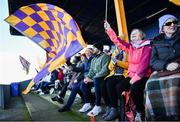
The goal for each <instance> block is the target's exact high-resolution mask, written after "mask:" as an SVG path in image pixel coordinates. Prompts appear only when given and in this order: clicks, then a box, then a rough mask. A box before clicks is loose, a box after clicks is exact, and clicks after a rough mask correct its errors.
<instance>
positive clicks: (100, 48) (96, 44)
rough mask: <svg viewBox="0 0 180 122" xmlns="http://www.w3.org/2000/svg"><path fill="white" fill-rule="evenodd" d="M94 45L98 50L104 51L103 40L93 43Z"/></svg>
mask: <svg viewBox="0 0 180 122" xmlns="http://www.w3.org/2000/svg"><path fill="white" fill-rule="evenodd" d="M93 46H94V47H96V48H97V49H98V50H100V51H103V43H102V42H101V41H98V42H96V43H95V44H93Z"/></svg>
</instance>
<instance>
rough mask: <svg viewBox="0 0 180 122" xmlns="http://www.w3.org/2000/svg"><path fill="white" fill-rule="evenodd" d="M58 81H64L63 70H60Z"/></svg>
mask: <svg viewBox="0 0 180 122" xmlns="http://www.w3.org/2000/svg"><path fill="white" fill-rule="evenodd" d="M58 79H59V80H60V81H63V80H64V73H63V71H62V70H60V71H59V72H58Z"/></svg>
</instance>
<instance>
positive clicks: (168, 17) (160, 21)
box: [159, 14, 177, 33]
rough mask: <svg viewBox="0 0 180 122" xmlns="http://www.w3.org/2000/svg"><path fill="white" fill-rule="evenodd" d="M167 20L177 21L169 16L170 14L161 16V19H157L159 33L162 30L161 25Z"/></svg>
mask: <svg viewBox="0 0 180 122" xmlns="http://www.w3.org/2000/svg"><path fill="white" fill-rule="evenodd" d="M168 19H175V20H177V18H176V17H175V16H173V15H170V14H166V15H163V16H162V17H160V18H159V33H161V32H162V29H163V25H164V24H165V22H166V21H167V20H168Z"/></svg>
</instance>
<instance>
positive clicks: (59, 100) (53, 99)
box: [51, 96, 64, 104]
mask: <svg viewBox="0 0 180 122" xmlns="http://www.w3.org/2000/svg"><path fill="white" fill-rule="evenodd" d="M51 100H52V101H57V102H58V103H60V104H63V103H64V99H63V98H62V97H59V96H55V97H53V98H51Z"/></svg>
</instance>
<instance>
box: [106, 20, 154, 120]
mask: <svg viewBox="0 0 180 122" xmlns="http://www.w3.org/2000/svg"><path fill="white" fill-rule="evenodd" d="M104 28H105V30H106V33H107V34H108V36H109V37H110V39H111V41H112V42H113V43H114V44H115V45H116V46H117V47H118V48H120V49H122V50H124V51H126V52H127V53H128V62H129V65H128V77H127V78H125V79H124V80H123V81H122V82H120V83H119V84H118V85H117V87H116V88H117V89H116V90H117V93H118V94H119V96H120V95H121V94H122V92H123V91H127V90H130V91H131V95H132V98H133V101H134V104H135V106H136V117H135V121H141V120H144V117H145V116H144V111H145V107H144V88H145V84H146V81H147V80H148V78H149V76H150V74H151V70H150V67H149V61H150V55H151V45H150V41H149V40H146V39H145V34H144V33H143V31H141V30H140V29H133V30H132V31H131V34H130V39H131V41H130V43H127V42H125V41H124V40H122V39H120V38H119V37H117V35H116V34H115V32H114V31H113V29H112V28H111V27H110V25H109V23H108V22H107V21H105V23H104Z"/></svg>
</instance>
